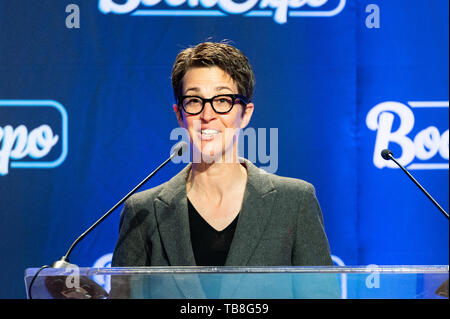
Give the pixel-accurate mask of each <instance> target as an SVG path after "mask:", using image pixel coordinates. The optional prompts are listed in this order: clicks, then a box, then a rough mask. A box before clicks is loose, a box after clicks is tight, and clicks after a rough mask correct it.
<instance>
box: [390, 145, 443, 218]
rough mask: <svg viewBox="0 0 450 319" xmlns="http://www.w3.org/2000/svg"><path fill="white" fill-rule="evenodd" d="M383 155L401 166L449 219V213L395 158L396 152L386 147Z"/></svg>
mask: <svg viewBox="0 0 450 319" xmlns="http://www.w3.org/2000/svg"><path fill="white" fill-rule="evenodd" d="M381 157H383V158H384V159H385V160H387V161H388V160H392V161H394V163H395V164H397V165H398V167H400V168H401V169H402V170H403V171H404V172H405V174H406V175H408V177H409V178H410V179H411V180H412V181H413V182H414V184H416V185H417V187H419V188H420V190H421V191H422V192H423V193H424V194H425V195H426V196H427V197H428V199H429V200H431V202H432V203H433V204H434V205H435V206H436V207H437V208H438V209H439V211H440V212H441V213H442V214H443V215H444V216H445V217H447V219H448V213H447V212H446V211H445V210H444V209H443V208H442V207H441V206H440V205H439V204H438V203H437V202H436V201H435V200H434V198H433V197H431V195H430V194H429V193H428V192H427V191H426V190H425V189H424V188H423V187H422V185H420V184H419V182H418V181H416V179H415V178H414V177H413V176H412V175H411V174H410V173H409V172H408V171H407V170H406V169H405V168H404V167H403V166H402V165H401V164H400V163H399V162H398V161H397V160H396V159H395V157H394V154H392V152H391V151H390V150H388V149H384V150H382V151H381Z"/></svg>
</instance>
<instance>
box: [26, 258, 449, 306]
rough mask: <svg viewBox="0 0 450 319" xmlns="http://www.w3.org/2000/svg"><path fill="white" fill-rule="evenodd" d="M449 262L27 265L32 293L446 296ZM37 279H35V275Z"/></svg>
mask: <svg viewBox="0 0 450 319" xmlns="http://www.w3.org/2000/svg"><path fill="white" fill-rule="evenodd" d="M448 277H449V266H448V265H436V266H410V265H408V266H377V265H369V266H357V267H347V266H321V267H191V266H189V267H127V268H87V267H80V268H78V267H76V266H74V267H70V268H46V269H39V268H28V269H26V271H25V278H24V279H25V287H26V291H27V297H28V298H30V291H29V287H30V283H31V282H32V281H33V284H32V288H31V297H32V298H33V299H38V298H44V299H54V298H87V299H106V298H121V299H130V298H131V299H143V298H145V299H161V298H163V299H321V298H323V299H442V298H448ZM33 279H34V280H33Z"/></svg>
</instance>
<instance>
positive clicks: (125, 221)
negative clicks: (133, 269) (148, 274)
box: [111, 196, 150, 267]
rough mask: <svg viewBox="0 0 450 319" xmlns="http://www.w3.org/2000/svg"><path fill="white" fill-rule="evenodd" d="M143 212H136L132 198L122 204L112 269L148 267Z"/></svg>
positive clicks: (145, 213)
mask: <svg viewBox="0 0 450 319" xmlns="http://www.w3.org/2000/svg"><path fill="white" fill-rule="evenodd" d="M145 215H148V212H147V211H145V210H138V211H136V208H135V205H134V203H133V196H132V197H130V198H129V199H128V200H127V201H126V202H125V204H124V207H123V210H122V212H121V215H120V223H119V238H118V240H117V243H116V247H115V249H114V253H113V258H112V263H111V266H112V267H127V266H148V260H149V259H148V256H149V250H150V247H149V245H150V243H149V242H148V241H146V237H145V236H144V234H143V232H144V230H143V225H144V224H145V222H144V220H145Z"/></svg>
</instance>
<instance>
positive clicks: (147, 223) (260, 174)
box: [112, 159, 332, 267]
mask: <svg viewBox="0 0 450 319" xmlns="http://www.w3.org/2000/svg"><path fill="white" fill-rule="evenodd" d="M242 160H243V162H244V164H245V166H246V167H247V172H248V178H247V185H246V188H245V193H244V200H243V203H242V208H241V211H240V213H239V217H238V223H237V226H236V230H235V233H234V237H233V241H232V243H231V246H230V250H229V253H228V257H227V259H226V263H225V266H304V265H307V266H313V265H332V261H331V256H330V249H329V245H328V240H327V237H326V235H325V230H324V226H323V220H322V213H321V210H320V207H319V204H318V202H317V199H316V196H315V190H314V187H313V186H312V185H311V184H309V183H307V182H305V181H302V180H299V179H293V178H287V177H280V176H277V175H274V174H268V173H266V172H265V171H263V170H262V169H259V168H257V167H256V166H255V165H253V164H252V163H251V162H250V161H248V160H245V159H242ZM190 167H191V164H189V165H187V166H186V167H185V168H184V169H183V170H182V171H181V172H180V173H178V174H177V175H176V176H174V177H173V178H172V179H170V180H169V181H167V182H166V183H164V184H161V185H159V186H157V187H154V188H152V189H149V190H146V191H143V192H140V193H137V194H135V195H133V196H131V197H130V198H129V199H128V200H127V201H126V202H125V205H124V209H123V211H122V213H121V218H120V232H119V238H118V241H117V244H116V247H115V250H114V254H113V259H112V266H113V267H125V266H195V265H196V262H195V258H194V253H193V250H192V246H191V239H190V230H189V217H188V206H187V195H186V180H187V177H188V174H189V171H190Z"/></svg>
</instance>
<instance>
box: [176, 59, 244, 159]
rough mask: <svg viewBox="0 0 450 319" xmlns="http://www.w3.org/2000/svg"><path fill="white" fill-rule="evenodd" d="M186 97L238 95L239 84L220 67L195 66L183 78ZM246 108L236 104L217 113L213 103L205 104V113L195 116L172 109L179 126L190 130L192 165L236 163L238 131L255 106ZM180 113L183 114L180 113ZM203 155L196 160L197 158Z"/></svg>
mask: <svg viewBox="0 0 450 319" xmlns="http://www.w3.org/2000/svg"><path fill="white" fill-rule="evenodd" d="M182 93H183V95H195V96H199V97H202V98H207V99H208V98H212V97H213V96H216V95H220V94H237V93H238V89H237V85H236V83H235V82H234V81H233V79H231V77H230V76H229V75H228V74H227V73H225V72H224V71H223V70H222V69H220V68H218V67H196V68H191V69H189V70H188V71H187V72H186V74H185V75H184V77H183V88H182ZM243 107H244V106H243V105H242V104H239V103H236V104H235V105H234V106H233V108H232V109H231V111H229V112H228V113H225V114H218V113H216V112H215V111H214V110H213V108H212V106H211V104H210V103H206V104H205V107H204V108H203V110H202V112H201V113H199V114H196V115H190V114H187V113H185V112H184V111H183V110H182V109H180V110H179V109H178V106H177V105H176V104H174V105H173V108H174V110H175V112H176V114H177V119H178V123H179V125H180V126H181V127H184V128H185V129H187V131H188V133H189V137H190V140H191V145H192V146H193V148H194V149H193V159H192V160H193V162H199V160H201V161H202V162H208V163H211V162H212V161H216V162H217V161H222V162H228V161H230V160H231V161H235V160H236V159H237V140H238V134H239V129H242V128H245V127H246V126H247V124H248V122H249V121H250V118H251V116H252V113H253V104H252V103H249V104H247V107H246V108H245V111H244V113H243V109H242V108H243ZM180 112H181V113H182V114H180ZM195 154H197V157H198V156H201V159H200V158H196V155H195Z"/></svg>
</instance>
